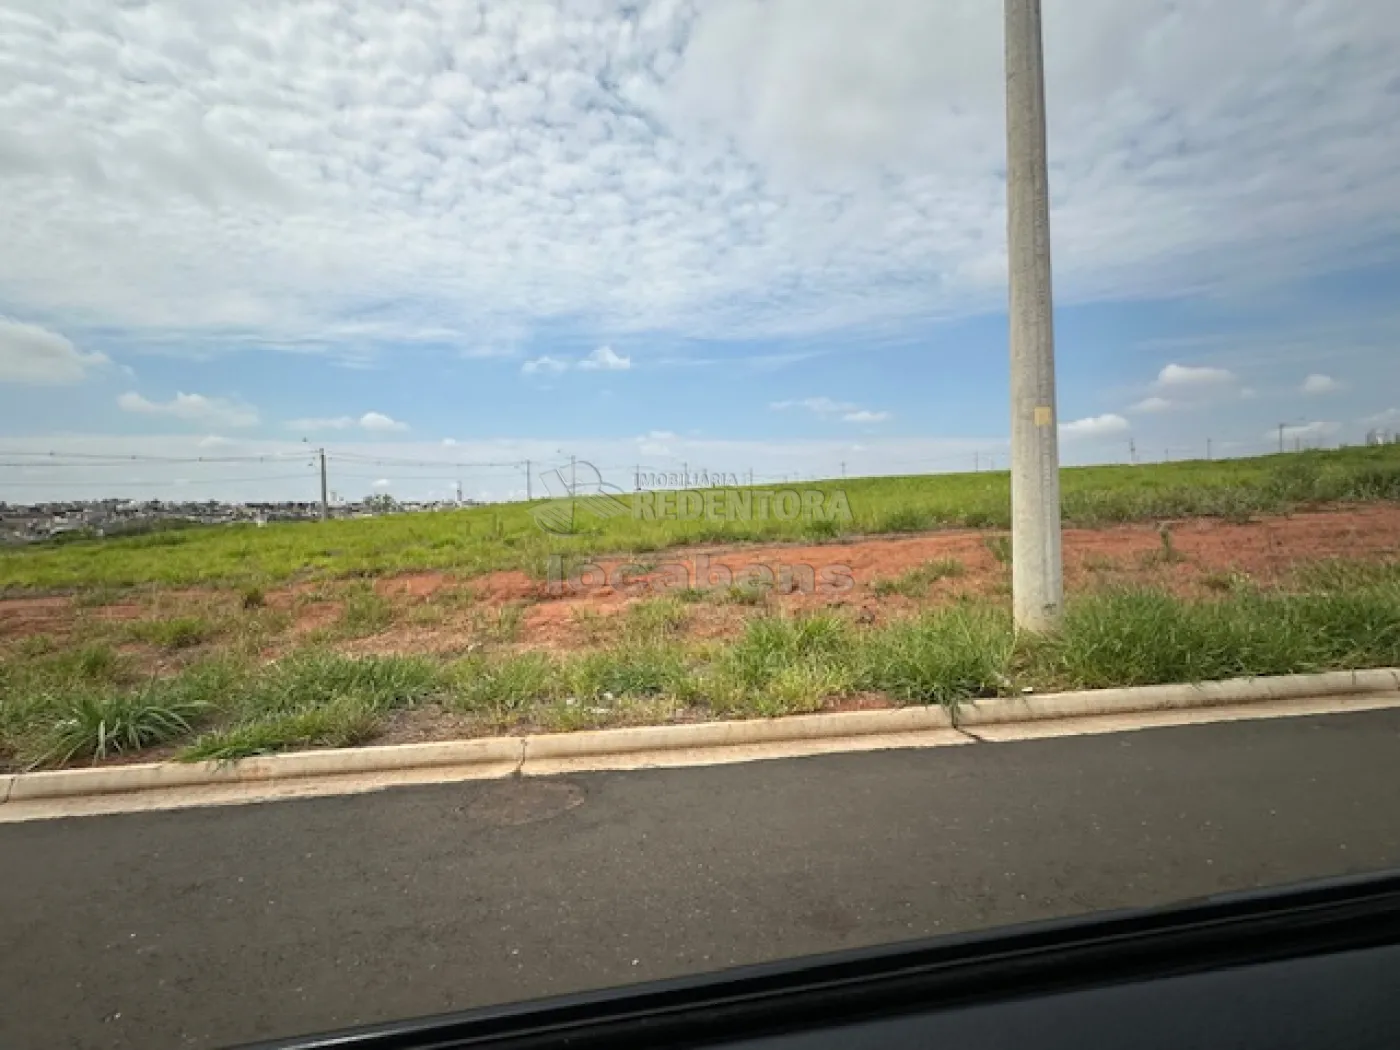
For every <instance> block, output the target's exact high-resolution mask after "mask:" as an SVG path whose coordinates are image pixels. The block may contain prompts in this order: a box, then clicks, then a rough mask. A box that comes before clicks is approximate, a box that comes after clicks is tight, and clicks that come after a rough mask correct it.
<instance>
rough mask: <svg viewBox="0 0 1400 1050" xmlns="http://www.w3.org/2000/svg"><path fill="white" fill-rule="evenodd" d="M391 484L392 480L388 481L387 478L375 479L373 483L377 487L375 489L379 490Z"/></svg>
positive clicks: (389, 486)
mask: <svg viewBox="0 0 1400 1050" xmlns="http://www.w3.org/2000/svg"><path fill="white" fill-rule="evenodd" d="M393 484H394V483H393V482H392V481H390V480H389V479H388V478H380V479H379V480H378V481H376V482H375V483H374V487H375V488H377V489H381V490H382V489H387V488H391V487H392V486H393Z"/></svg>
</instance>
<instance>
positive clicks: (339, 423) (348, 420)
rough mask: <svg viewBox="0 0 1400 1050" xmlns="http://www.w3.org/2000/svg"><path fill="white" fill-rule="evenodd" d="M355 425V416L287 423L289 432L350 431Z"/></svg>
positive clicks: (329, 417)
mask: <svg viewBox="0 0 1400 1050" xmlns="http://www.w3.org/2000/svg"><path fill="white" fill-rule="evenodd" d="M354 425H355V417H354V416H323V417H312V418H309V419H292V420H288V421H287V429H288V430H298V431H303V432H307V431H313V430H349V429H350V428H351V427H353V426H354Z"/></svg>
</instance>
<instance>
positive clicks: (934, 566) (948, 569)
mask: <svg viewBox="0 0 1400 1050" xmlns="http://www.w3.org/2000/svg"><path fill="white" fill-rule="evenodd" d="M966 572H967V568H966V566H964V565H963V563H962V562H960V561H958V560H957V559H956V558H941V559H938V560H936V561H926V562H924V563H923V564H922V565H919V566H916V567H914V568H912V569H910V570H909V571H908V572H905V573H902V574H900V575H899V576H896V577H894V578H893V579H882V580H875V581H874V582H873V583H871V585H870V589H871V590H872V591H874V592H875V593H876V594H877V595H878V596H880V597H882V598H887V597H889V596H890V595H894V594H902V595H904V596H905V597H906V598H922V597H924V596H925V595H926V594H928V589H929V587H931V586H932V585H933V584H934V583H936V582H938V581H939V580H949V579H957V578H958V577H961V576H963V575H964V574H965V573H966Z"/></svg>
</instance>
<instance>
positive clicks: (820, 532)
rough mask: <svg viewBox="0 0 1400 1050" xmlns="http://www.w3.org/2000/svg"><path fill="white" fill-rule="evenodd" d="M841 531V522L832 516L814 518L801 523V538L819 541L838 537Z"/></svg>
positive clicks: (814, 541)
mask: <svg viewBox="0 0 1400 1050" xmlns="http://www.w3.org/2000/svg"><path fill="white" fill-rule="evenodd" d="M842 531H843V529H842V525H841V522H839V521H836V520H835V519H834V518H814V519H812V520H811V521H808V522H806V523H805V524H804V525H803V528H802V538H803V539H806V540H811V541H812V542H813V543H821V542H822V541H823V540H834V539H839V538H840V536H841V533H842Z"/></svg>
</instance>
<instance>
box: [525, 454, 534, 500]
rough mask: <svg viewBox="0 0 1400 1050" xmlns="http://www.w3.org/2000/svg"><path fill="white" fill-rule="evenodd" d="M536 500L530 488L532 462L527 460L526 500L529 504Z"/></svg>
mask: <svg viewBox="0 0 1400 1050" xmlns="http://www.w3.org/2000/svg"><path fill="white" fill-rule="evenodd" d="M534 498H535V497H534V495H533V493H532V490H531V487H530V461H529V460H528V459H527V460H526V461H525V499H526V501H527V502H528V501H529V500H532V499H534Z"/></svg>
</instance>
